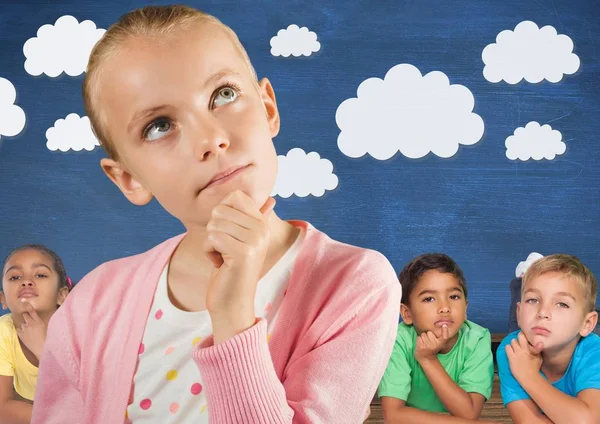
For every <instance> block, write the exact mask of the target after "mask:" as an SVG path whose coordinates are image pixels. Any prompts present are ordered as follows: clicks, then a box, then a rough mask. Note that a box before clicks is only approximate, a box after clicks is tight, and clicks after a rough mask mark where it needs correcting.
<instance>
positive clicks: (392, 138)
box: [335, 64, 484, 160]
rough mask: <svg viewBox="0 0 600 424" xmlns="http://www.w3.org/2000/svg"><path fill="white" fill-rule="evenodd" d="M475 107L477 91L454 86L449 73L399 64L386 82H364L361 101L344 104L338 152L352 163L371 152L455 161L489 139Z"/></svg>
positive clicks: (359, 94) (340, 110) (377, 155)
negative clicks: (463, 147)
mask: <svg viewBox="0 0 600 424" xmlns="http://www.w3.org/2000/svg"><path fill="white" fill-rule="evenodd" d="M474 105H475V99H474V98H473V94H472V93H471V91H470V90H469V89H468V88H467V87H465V86H463V85H459V84H450V81H449V80H448V77H447V76H446V75H445V74H444V73H443V72H440V71H433V72H430V73H428V74H427V75H425V76H422V75H421V72H420V71H419V70H418V69H417V68H416V67H414V66H413V65H410V64H400V65H396V66H394V67H393V68H391V69H390V70H389V71H388V72H387V74H386V75H385V78H384V79H383V80H382V79H380V78H368V79H366V80H365V81H363V82H362V83H361V84H360V86H359V87H358V90H357V97H356V98H351V99H346V100H344V101H343V102H342V103H341V104H340V105H339V107H338V109H337V111H336V114H335V120H336V122H337V125H338V127H339V128H340V130H341V132H340V135H339V136H338V147H339V149H340V150H341V151H342V153H344V154H345V155H346V156H349V157H351V158H359V157H362V156H364V155H365V154H367V153H368V154H370V155H371V156H372V157H374V158H375V159H378V160H386V159H389V158H391V157H392V156H394V155H395V154H396V153H397V152H398V151H399V152H400V153H402V154H403V155H404V156H406V157H408V158H411V159H416V158H421V157H423V156H425V155H427V154H428V153H430V152H432V153H433V154H435V155H437V156H439V157H441V158H449V157H451V156H453V155H454V154H456V152H457V151H458V148H459V146H460V145H461V144H462V145H472V144H475V143H477V142H478V141H479V140H480V139H481V137H482V136H483V130H484V123H483V119H481V117H480V116H479V115H477V114H475V113H473V112H472V111H473V107H474Z"/></svg>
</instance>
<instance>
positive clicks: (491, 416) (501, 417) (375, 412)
mask: <svg viewBox="0 0 600 424" xmlns="http://www.w3.org/2000/svg"><path fill="white" fill-rule="evenodd" d="M505 336H506V334H492V350H493V351H494V353H495V351H496V349H497V348H498V345H499V344H500V342H501V341H502V339H503V338H504V337H505ZM494 357H495V355H494ZM494 365H495V364H494ZM481 418H482V419H485V420H491V421H496V422H499V423H511V424H512V422H513V421H512V419H511V418H510V414H509V413H508V410H507V409H506V408H505V407H504V405H502V398H501V397H500V380H499V379H498V374H497V373H495V374H494V386H493V388H492V397H491V398H490V400H488V401H487V402H486V403H485V404H484V406H483V412H482V414H481ZM382 423H383V410H382V409H381V400H380V399H379V398H378V397H377V395H375V397H374V398H373V402H371V415H370V416H369V418H368V419H367V420H366V421H365V424H382Z"/></svg>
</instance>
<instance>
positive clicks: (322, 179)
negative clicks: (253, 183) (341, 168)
mask: <svg viewBox="0 0 600 424" xmlns="http://www.w3.org/2000/svg"><path fill="white" fill-rule="evenodd" d="M277 160H278V161H279V172H278V174H277V181H276V182H275V187H273V191H272V192H271V196H280V197H283V198H284V199H287V198H288V197H290V196H291V195H292V194H295V195H296V196H298V197H306V196H308V195H309V194H312V195H313V196H316V197H321V196H323V194H325V190H333V189H334V188H336V187H337V185H338V177H337V175H335V174H334V173H333V164H332V163H331V161H329V160H327V159H321V156H319V154H318V153H317V152H310V153H305V152H304V150H302V149H299V148H297V147H296V148H294V149H292V150H290V151H289V152H288V154H287V155H285V156H284V155H279V156H277Z"/></svg>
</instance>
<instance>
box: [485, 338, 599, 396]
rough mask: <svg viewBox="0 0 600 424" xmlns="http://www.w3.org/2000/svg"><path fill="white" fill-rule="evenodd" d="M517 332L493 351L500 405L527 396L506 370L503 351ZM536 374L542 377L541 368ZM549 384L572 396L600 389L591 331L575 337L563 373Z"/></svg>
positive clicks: (596, 349)
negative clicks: (575, 341)
mask: <svg viewBox="0 0 600 424" xmlns="http://www.w3.org/2000/svg"><path fill="white" fill-rule="evenodd" d="M519 332H520V331H515V332H513V333H510V334H509V335H508V336H506V337H505V338H504V340H502V343H500V346H499V347H498V351H497V352H496V360H497V361H498V377H500V394H501V395H502V402H503V403H504V406H506V405H507V404H509V403H510V402H513V401H516V400H524V399H531V397H530V396H529V395H528V394H527V392H526V391H525V390H524V389H523V387H521V385H520V384H519V382H518V381H517V380H516V379H515V377H514V376H513V375H512V373H511V372H510V366H509V364H508V357H507V356H506V351H505V347H506V346H507V345H509V344H510V342H511V341H512V340H513V339H516V338H517V336H518V335H519ZM540 374H542V376H543V377H544V378H545V376H544V374H543V373H542V372H541V371H540ZM552 385H553V386H554V387H556V388H557V389H558V390H560V391H561V392H563V393H566V394H567V395H569V396H572V397H576V396H577V393H579V392H580V391H582V390H585V389H600V336H598V335H597V334H594V333H592V334H590V335H588V336H587V337H582V338H581V340H579V343H577V346H576V347H575V351H574V352H573V356H572V357H571V362H569V366H568V367H567V370H566V371H565V374H564V375H563V376H562V377H561V378H560V380H557V381H555V382H554V383H552Z"/></svg>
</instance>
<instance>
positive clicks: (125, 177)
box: [100, 158, 153, 206]
mask: <svg viewBox="0 0 600 424" xmlns="http://www.w3.org/2000/svg"><path fill="white" fill-rule="evenodd" d="M100 166H101V167H102V170H103V171H104V173H105V174H106V176H107V177H108V178H109V179H110V180H111V181H112V182H113V183H114V184H115V185H116V186H117V187H118V188H119V190H121V192H122V193H123V194H124V195H125V197H126V198H127V200H129V201H130V202H131V203H133V204H134V205H137V206H142V205H145V204H147V203H150V201H151V200H152V198H153V195H152V192H150V190H148V189H147V188H145V187H144V186H143V185H142V183H140V182H139V181H138V180H137V179H136V178H135V177H134V176H133V175H132V174H131V173H130V172H129V171H127V170H126V169H125V168H124V167H123V165H122V164H121V163H119V162H117V161H115V160H113V159H108V158H103V159H101V160H100Z"/></svg>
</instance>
